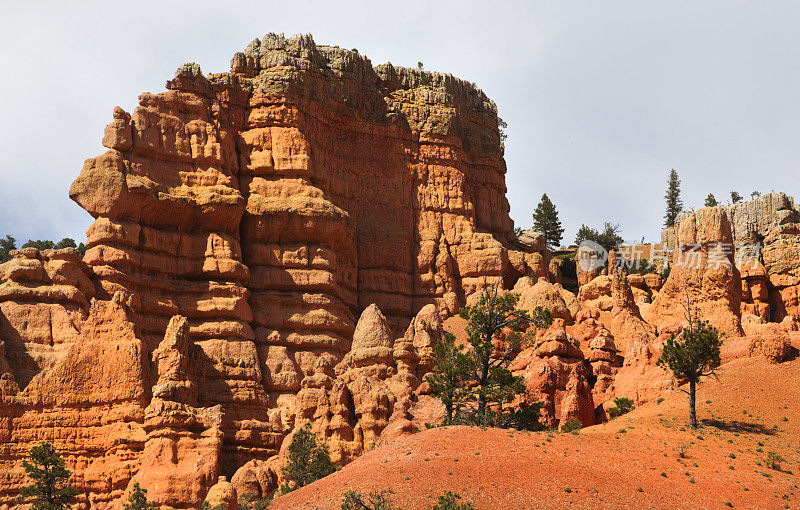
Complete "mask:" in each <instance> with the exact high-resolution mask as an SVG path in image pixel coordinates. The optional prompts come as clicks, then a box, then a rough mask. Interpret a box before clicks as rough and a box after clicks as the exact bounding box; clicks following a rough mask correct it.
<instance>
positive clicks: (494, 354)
mask: <svg viewBox="0 0 800 510" xmlns="http://www.w3.org/2000/svg"><path fill="white" fill-rule="evenodd" d="M518 301H519V295H518V294H506V295H499V292H498V289H497V288H496V287H493V286H488V287H487V290H485V291H484V292H483V294H482V295H481V296H480V298H479V299H478V301H477V303H475V304H474V305H473V306H468V307H466V308H462V309H461V311H460V313H459V315H461V317H462V318H464V319H466V320H467V327H466V332H467V342H468V343H469V346H470V348H469V349H465V348H463V347H462V346H456V345H455V339H454V338H452V337H448V336H445V337H444V338H443V339H441V340H440V346H439V348H438V350H437V351H436V353H437V363H436V368H435V369H434V373H433V374H432V375H431V377H429V378H428V383H429V384H430V385H431V389H432V390H433V392H434V394H435V395H436V396H437V397H439V398H440V399H442V401H443V402H444V404H445V407H446V408H448V406H449V409H448V422H449V423H453V422H461V423H468V424H472V425H481V426H492V427H502V428H508V427H515V428H519V429H533V428H538V427H539V426H540V425H539V410H540V409H541V407H542V403H534V404H532V405H521V406H520V407H519V408H518V409H510V408H508V404H510V403H511V402H512V401H513V400H514V399H515V397H516V396H517V395H519V394H520V393H523V392H524V391H525V384H524V382H523V380H522V378H521V377H518V376H514V375H513V374H512V373H511V371H509V370H508V368H507V367H508V365H509V363H510V362H511V360H512V359H513V357H514V356H515V355H516V353H517V352H519V346H520V344H521V342H522V333H523V332H524V331H525V330H526V329H527V328H528V327H529V325H535V326H536V327H538V328H546V327H549V326H550V324H552V322H553V317H552V315H551V314H550V311H549V310H547V309H545V308H542V307H536V309H535V310H533V311H532V313H530V314H529V313H528V312H527V311H526V310H519V309H518V308H517V302H518Z"/></svg>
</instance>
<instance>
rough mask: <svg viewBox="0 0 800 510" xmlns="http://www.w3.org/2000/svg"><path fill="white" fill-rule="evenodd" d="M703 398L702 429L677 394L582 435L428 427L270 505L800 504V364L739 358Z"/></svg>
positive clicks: (274, 508) (276, 509)
mask: <svg viewBox="0 0 800 510" xmlns="http://www.w3.org/2000/svg"><path fill="white" fill-rule="evenodd" d="M697 401H698V406H697V407H698V418H699V419H701V420H702V421H703V422H704V424H703V426H702V428H701V429H699V430H696V431H693V430H692V429H690V428H689V427H688V426H687V421H688V397H687V396H686V395H685V394H684V393H682V392H679V391H675V392H674V393H672V394H670V395H667V396H666V398H664V400H663V401H662V402H660V403H659V402H651V403H648V404H645V405H643V406H641V407H639V408H637V409H635V410H634V411H633V412H631V413H630V414H628V415H625V416H622V417H620V418H617V419H615V420H613V421H611V422H609V423H606V424H602V425H597V426H594V427H588V428H585V429H583V430H581V431H580V433H578V434H563V433H558V432H550V433H548V432H516V431H508V430H500V429H487V430H481V429H480V428H476V427H447V428H438V429H432V430H426V431H423V432H419V433H417V434H414V435H411V436H408V437H404V438H402V439H399V440H397V441H395V442H393V443H390V444H387V445H384V446H381V447H379V448H377V449H375V450H373V451H370V452H368V453H367V454H365V455H364V456H362V457H361V458H359V459H357V460H356V461H354V462H353V463H351V464H349V465H348V466H346V467H344V468H343V469H342V470H341V471H338V472H337V473H334V474H333V475H330V476H328V477H327V478H324V479H323V480H320V481H318V482H316V483H314V484H311V485H309V486H307V487H303V488H302V489H300V490H297V491H295V492H294V493H291V494H289V495H286V496H282V497H280V498H278V499H276V500H275V501H274V502H273V504H272V505H271V506H270V509H271V510H283V509H312V508H314V509H333V508H336V509H338V508H340V505H341V501H342V496H343V494H344V493H345V492H346V491H347V490H349V489H357V490H359V491H361V492H362V493H365V494H366V493H369V492H370V491H379V490H387V491H388V490H390V491H392V493H391V494H390V495H389V498H390V500H391V501H392V503H393V508H395V509H405V510H411V509H422V508H430V507H431V506H432V505H433V504H434V502H435V501H436V499H437V496H438V495H439V494H442V493H444V492H445V491H447V490H452V491H454V492H457V493H458V494H460V495H461V496H462V498H463V500H464V501H472V502H473V504H474V505H475V508H477V509H505V508H508V509H521V508H564V507H570V508H729V505H730V506H732V507H733V508H800V360H797V359H795V360H793V361H789V362H786V363H783V364H780V365H770V364H768V363H766V362H765V361H763V360H760V359H737V360H733V361H731V362H730V363H727V364H725V365H723V366H722V367H721V368H720V370H719V380H718V381H716V380H714V379H709V380H707V382H705V383H704V384H702V385H701V386H700V387H699V391H698V400H697ZM771 451H774V452H776V453H778V454H779V455H781V456H782V457H783V458H784V459H786V460H785V461H784V462H782V466H781V467H782V470H781V471H777V470H773V469H770V468H768V467H766V464H765V462H764V461H765V459H766V458H767V455H768V452H771ZM681 452H683V455H684V457H681Z"/></svg>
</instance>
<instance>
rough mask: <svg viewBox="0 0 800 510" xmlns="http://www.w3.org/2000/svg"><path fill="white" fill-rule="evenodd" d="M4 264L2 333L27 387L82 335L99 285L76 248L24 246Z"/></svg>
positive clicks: (0, 299)
mask: <svg viewBox="0 0 800 510" xmlns="http://www.w3.org/2000/svg"><path fill="white" fill-rule="evenodd" d="M11 254H12V257H13V258H12V259H11V260H10V261H9V262H7V263H5V264H3V265H0V281H2V282H3V283H2V284H0V312H2V313H0V338H2V339H3V341H4V343H5V350H6V353H5V356H6V359H7V360H8V362H9V368H10V370H11V373H13V375H14V378H15V380H16V382H17V383H18V384H19V385H20V386H21V387H25V386H26V385H27V384H28V383H29V382H30V380H31V379H32V378H33V377H34V376H35V375H36V374H37V373H39V372H40V371H41V370H43V369H46V368H51V367H53V366H54V365H55V363H56V362H57V361H59V360H60V359H62V358H63V357H64V355H65V354H66V352H67V350H68V349H69V347H70V346H71V345H72V344H73V343H74V342H75V341H76V340H77V339H78V337H79V334H80V330H81V327H82V325H83V321H84V320H85V319H86V316H87V314H88V313H89V300H90V299H91V298H92V297H93V296H94V286H93V285H92V282H91V281H90V279H89V277H90V275H91V272H90V270H89V268H88V267H87V266H86V264H84V263H83V262H82V261H81V258H80V255H79V254H78V252H77V250H75V249H74V248H64V249H61V250H45V251H43V252H40V251H39V250H37V249H35V248H23V249H21V250H17V251H14V252H12V253H11Z"/></svg>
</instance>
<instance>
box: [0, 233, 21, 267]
mask: <svg viewBox="0 0 800 510" xmlns="http://www.w3.org/2000/svg"><path fill="white" fill-rule="evenodd" d="M16 249H17V240H16V239H14V238H13V237H11V236H10V235H6V238H5V239H0V264H2V263H3V262H8V261H9V260H11V251H12V250H16Z"/></svg>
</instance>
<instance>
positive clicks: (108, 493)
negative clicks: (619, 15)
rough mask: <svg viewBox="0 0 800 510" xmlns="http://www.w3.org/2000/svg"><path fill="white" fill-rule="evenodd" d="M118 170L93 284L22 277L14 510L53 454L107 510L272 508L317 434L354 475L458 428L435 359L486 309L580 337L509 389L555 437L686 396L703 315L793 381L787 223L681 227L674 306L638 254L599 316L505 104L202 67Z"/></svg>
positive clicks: (332, 63) (6, 267)
mask: <svg viewBox="0 0 800 510" xmlns="http://www.w3.org/2000/svg"><path fill="white" fill-rule="evenodd" d="M103 145H104V146H105V147H107V148H108V151H107V152H106V153H104V154H102V155H100V156H98V157H95V158H92V159H89V160H87V161H86V163H85V164H84V167H83V169H82V171H81V172H80V175H79V176H78V178H77V179H76V180H75V182H74V183H73V185H72V187H71V189H70V197H71V198H72V199H73V200H75V202H77V203H78V204H79V205H80V206H81V207H83V208H84V209H85V210H87V211H88V212H89V213H90V214H91V215H92V216H93V218H94V222H93V223H92V224H91V226H90V227H89V228H88V230H87V245H88V247H89V249H88V251H87V252H86V255H85V256H84V257H83V259H82V260H81V258H80V256H79V255H78V252H77V251H76V250H73V249H64V250H45V251H41V252H40V251H37V250H35V249H32V248H26V249H23V250H18V251H16V252H13V253H12V255H13V259H12V260H11V261H9V262H7V263H5V264H3V265H0V280H2V282H3V283H2V284H0V446H2V448H0V507H3V505H10V504H13V502H14V498H15V496H16V494H17V493H18V490H19V487H20V486H21V485H23V484H24V482H25V476H24V472H23V470H22V469H21V466H20V461H21V459H22V458H23V457H24V456H25V454H26V453H27V451H28V450H29V449H30V447H31V446H32V445H34V444H36V443H38V442H40V441H42V440H47V441H51V442H52V443H53V444H54V446H55V447H56V448H57V449H58V450H59V451H60V452H61V453H62V454H63V455H64V457H65V459H66V462H67V466H68V467H69V468H70V469H72V470H73V471H74V473H75V475H74V479H73V483H74V485H75V486H76V487H78V489H79V492H80V494H79V501H80V502H79V505H80V506H81V507H82V508H85V507H92V508H101V509H102V508H114V507H115V506H119V502H120V500H121V499H122V498H124V497H125V495H126V494H128V493H129V492H130V490H131V489H132V487H133V484H134V483H136V482H138V483H140V485H141V486H142V487H144V488H146V489H147V490H148V497H149V498H150V499H152V500H154V501H156V502H157V503H159V504H161V505H164V506H166V507H170V508H175V509H184V508H185V509H188V508H196V507H197V506H198V505H199V504H200V503H201V502H202V501H203V500H204V499H206V498H207V499H208V500H209V501H210V502H213V503H214V504H222V505H223V506H225V507H227V508H233V507H234V506H235V504H236V497H237V495H238V496H243V495H248V494H252V495H253V496H254V497H256V498H262V497H266V496H267V495H268V494H269V493H270V492H272V491H273V490H274V489H275V488H276V487H277V486H278V484H279V483H280V481H281V480H280V478H281V471H280V467H281V465H282V462H283V459H284V456H285V453H286V448H287V446H288V444H289V442H290V440H291V438H292V436H293V434H294V433H295V431H296V430H298V428H299V427H302V426H305V424H307V423H308V424H310V425H311V427H312V429H313V430H314V432H315V433H317V434H318V436H319V437H320V438H321V439H322V440H324V441H325V442H326V444H327V445H328V447H329V449H330V452H331V454H332V457H333V459H334V460H335V461H336V462H338V463H340V464H344V463H347V462H349V461H351V460H352V459H354V458H355V457H357V456H359V455H361V454H362V453H364V452H365V451H367V450H368V449H370V448H371V447H373V446H374V445H376V444H379V443H381V442H384V441H390V440H392V439H394V438H396V437H398V436H400V435H404V434H408V433H410V432H411V431H412V429H413V427H414V426H415V425H417V426H418V425H419V423H420V421H419V420H420V419H421V417H422V416H425V417H428V416H433V417H435V415H436V414H437V413H441V408H440V407H441V406H436V405H429V404H430V403H431V402H430V400H431V397H430V395H429V393H430V388H429V387H428V386H427V384H426V383H425V382H424V380H425V375H426V374H427V373H429V372H430V371H431V370H432V369H433V367H434V357H433V346H434V344H435V342H436V340H437V339H438V338H439V337H440V336H441V335H442V332H443V328H444V324H447V320H450V321H451V323H452V320H453V319H454V317H453V315H454V314H455V313H456V312H457V310H458V309H459V308H460V307H462V306H464V305H466V304H469V303H471V302H473V301H474V300H475V299H476V298H477V297H478V296H479V293H480V292H481V291H482V290H483V289H484V288H485V287H486V286H487V285H493V286H494V285H497V286H498V287H499V288H500V289H501V291H502V292H509V291H513V292H517V293H519V294H520V301H519V307H520V308H524V309H527V310H533V309H534V308H535V307H537V306H543V307H546V308H548V309H549V310H550V311H551V312H552V314H553V316H554V317H555V321H554V324H553V326H552V327H551V328H550V329H548V330H545V331H538V332H535V333H534V332H531V337H530V338H529V342H528V343H526V344H525V348H524V349H523V350H522V351H521V352H520V353H518V354H517V356H516V358H515V359H514V360H513V361H512V363H511V366H510V369H511V370H512V371H513V372H514V373H515V374H517V375H520V376H522V377H523V378H524V380H525V384H526V389H527V392H526V395H525V397H524V398H525V400H526V401H527V402H529V403H533V402H540V401H541V402H544V407H543V423H545V424H546V425H547V426H558V425H559V424H561V423H563V422H564V421H565V420H567V419H570V418H577V419H578V420H580V421H581V422H582V423H583V425H591V424H593V423H595V422H596V421H601V420H604V419H606V417H607V416H606V413H605V409H606V408H607V407H608V405H609V403H610V401H611V400H612V399H613V397H614V396H627V397H630V398H633V399H634V400H635V401H636V402H637V403H641V402H645V401H647V400H650V399H653V398H657V396H659V395H661V394H662V393H664V392H665V391H668V390H670V389H672V388H674V387H675V385H676V384H677V382H676V381H674V380H673V379H672V378H671V376H670V375H669V374H667V373H666V372H664V371H663V370H662V369H660V368H658V367H656V366H655V361H656V360H657V359H658V356H659V354H660V348H661V343H662V342H663V341H664V339H665V338H667V337H668V335H669V334H671V333H677V332H678V331H680V328H681V327H682V326H683V325H684V324H685V320H686V319H685V316H684V313H685V310H684V305H688V306H689V307H690V308H691V309H692V310H693V311H694V312H695V313H696V314H697V315H698V316H700V317H702V318H705V319H708V320H710V321H711V322H712V324H714V325H716V326H717V327H719V328H720V329H721V330H723V331H724V332H725V333H726V334H727V335H728V336H729V337H731V338H736V339H738V340H739V341H740V344H741V345H745V344H746V346H745V348H744V349H739V350H737V349H738V348H739V347H741V345H740V344H737V348H736V349H730V350H729V351H728V352H731V353H734V354H735V355H740V353H739V351H740V350H741V351H745V352H744V354H743V355H753V356H765V357H767V358H768V359H770V360H771V361H774V362H781V361H782V360H783V359H785V358H786V356H787V355H788V352H789V342H788V339H789V338H792V335H795V336H796V335H797V333H798V331H797V330H798V329H800V327H798V321H800V214H798V209H797V207H796V206H795V205H794V202H793V201H792V200H791V199H790V198H788V197H786V196H785V195H780V194H769V195H765V196H764V197H761V198H759V199H757V200H755V201H752V202H748V203H745V204H736V205H734V206H727V207H716V208H703V209H700V210H699V211H697V212H693V213H689V214H686V215H682V216H681V217H680V218H679V220H680V221H679V225H678V226H677V227H675V228H673V229H670V230H668V231H665V232H664V233H663V239H664V243H663V244H664V245H669V246H670V247H674V253H675V255H674V264H673V268H672V271H671V273H670V275H669V277H668V278H667V279H666V281H665V282H662V281H661V278H660V277H658V276H655V275H645V276H640V275H626V274H625V273H624V271H621V270H619V269H617V268H616V265H615V256H614V254H613V253H612V254H611V256H610V259H609V268H610V269H607V270H604V271H602V274H601V271H600V270H599V268H598V270H597V271H588V272H586V271H584V272H581V273H580V274H578V275H577V277H578V279H579V280H580V283H581V287H580V290H579V292H578V293H577V295H575V294H573V293H572V292H569V291H568V290H565V289H564V288H563V287H562V285H561V284H560V280H561V265H560V261H558V260H553V259H551V256H550V253H549V252H548V251H547V250H546V248H545V247H544V243H543V238H542V236H541V234H539V233H536V232H533V231H526V232H523V233H522V234H521V235H519V236H516V235H515V234H514V232H513V223H512V221H511V219H510V218H509V215H508V212H509V206H508V202H507V201H506V198H505V191H506V189H505V171H506V168H505V162H504V160H503V147H502V143H501V140H500V133H499V131H498V117H497V110H496V107H495V105H494V103H492V102H491V101H490V100H489V99H488V98H487V97H486V96H485V94H483V92H482V91H480V90H479V89H477V88H476V87H475V86H474V85H473V84H470V83H468V82H465V81H462V80H459V79H457V78H454V77H453V76H451V75H446V74H440V73H430V72H426V71H422V70H417V69H403V68H398V67H394V66H392V65H391V64H384V65H380V66H377V67H373V66H372V64H371V63H370V61H369V60H368V59H366V58H365V57H363V56H361V55H359V54H358V53H357V52H355V51H347V50H343V49H340V48H338V47H331V46H320V45H316V44H315V43H314V41H313V40H312V39H311V37H310V36H297V37H293V38H290V39H286V38H284V37H283V36H277V35H274V34H269V35H267V36H265V37H264V38H263V39H256V40H255V41H253V42H252V43H251V44H250V45H249V46H248V47H247V48H246V49H245V51H243V52H241V53H237V54H235V55H234V57H233V59H232V61H231V70H230V71H229V72H225V73H219V74H209V75H204V74H203V73H202V72H201V70H200V67H199V66H198V65H196V64H184V65H183V66H181V67H180V68H179V69H178V71H177V72H176V75H175V78H174V79H172V80H170V81H169V82H167V91H166V92H163V93H159V94H150V93H145V94H142V95H141V96H140V97H139V106H138V107H137V108H136V109H135V110H134V111H133V112H131V113H128V112H125V111H123V110H122V109H120V108H116V109H115V110H114V113H113V120H112V122H111V123H110V124H109V125H108V127H107V128H106V130H105V133H104V136H103ZM753 243H755V244H759V243H761V244H763V250H761V251H760V252H759V253H755V254H750V256H749V258H748V257H746V256H745V254H748V253H750V249H749V247H751V246H752V245H753ZM727 247H729V248H730V249H728V248H727ZM565 284H566V283H565ZM462 329H463V327H462ZM228 480H230V481H228ZM3 508H4V507H3Z"/></svg>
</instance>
